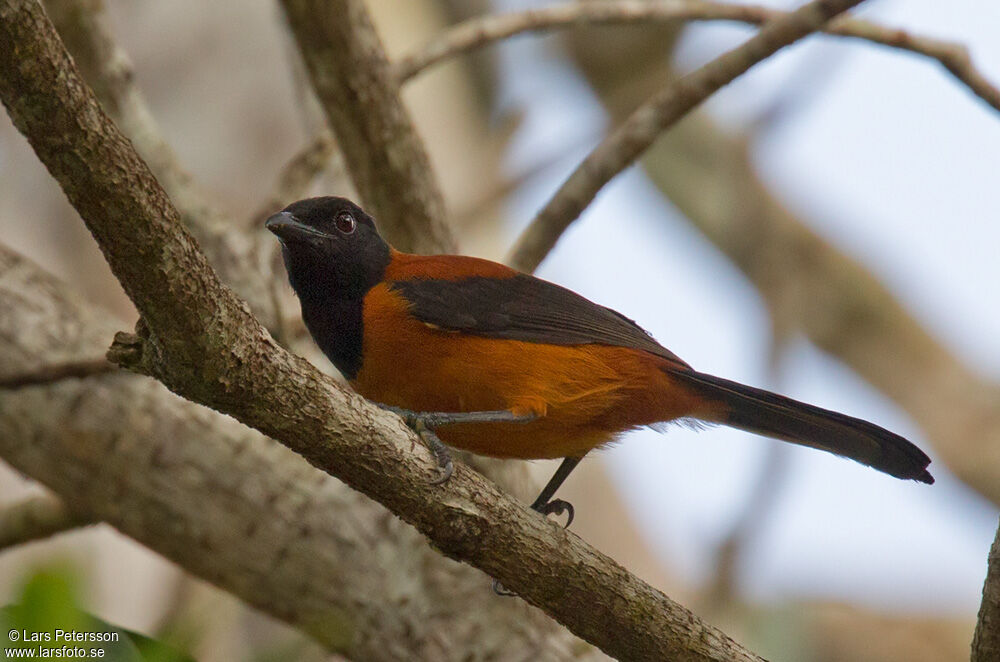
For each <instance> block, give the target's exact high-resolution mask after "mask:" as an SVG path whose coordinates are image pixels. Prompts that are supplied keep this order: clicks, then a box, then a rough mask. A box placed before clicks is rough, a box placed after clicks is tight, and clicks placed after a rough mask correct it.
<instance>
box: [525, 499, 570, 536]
mask: <svg viewBox="0 0 1000 662" xmlns="http://www.w3.org/2000/svg"><path fill="white" fill-rule="evenodd" d="M535 510H537V511H538V512H540V513H541V514H542V515H545V516H546V517H547V516H549V515H562V514H563V513H568V515H567V517H566V523H565V524H564V525H563V528H564V529H568V528H569V525H570V524H572V523H573V516H574V515H575V514H576V511H575V510H574V509H573V504H571V503H570V502H569V501H566V500H565V499H553V500H552V501H549V502H548V503H544V504H542V505H540V506H538V507H537V508H535Z"/></svg>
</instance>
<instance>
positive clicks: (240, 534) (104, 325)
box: [0, 246, 597, 662]
mask: <svg viewBox="0 0 1000 662" xmlns="http://www.w3.org/2000/svg"><path fill="white" fill-rule="evenodd" d="M81 301H82V297H80V296H79V295H78V294H77V293H76V292H73V291H72V290H70V289H69V288H68V287H66V286H65V285H64V284H62V283H60V282H58V281H56V280H55V279H54V278H52V277H51V276H49V275H47V274H45V273H43V272H42V271H41V269H40V268H39V267H37V266H35V265H33V264H31V263H30V262H28V261H27V260H24V259H23V258H20V257H18V256H16V255H14V254H13V253H10V252H9V251H7V250H5V249H4V248H3V247H2V246H0V310H3V311H4V312H5V314H4V315H2V316H0V337H3V338H4V339H5V340H6V341H7V342H5V343H4V344H3V348H2V351H3V363H4V364H5V365H10V366H11V370H14V371H17V372H21V371H24V370H26V369H29V368H30V367H31V366H33V365H36V364H38V363H40V362H43V361H45V360H46V359H47V357H49V356H51V355H52V354H60V355H73V354H75V355H80V356H89V355H91V354H93V353H95V352H97V351H104V348H105V347H106V345H107V339H108V338H109V337H110V336H111V334H112V333H113V332H114V330H115V328H116V324H115V323H114V322H113V321H112V320H110V319H109V318H108V315H107V314H106V313H103V312H101V311H95V310H93V309H92V308H90V307H87V306H85V305H83V304H82V303H81ZM39 412H44V415H43V416H39V415H38V413H39ZM0 456H2V457H3V458H4V459H5V460H7V461H8V462H10V463H11V464H12V465H14V466H15V467H17V468H18V469H19V470H21V471H22V472H24V473H25V474H27V475H30V476H31V477H33V478H34V479H36V480H39V481H41V482H43V483H44V484H46V485H48V486H49V487H50V488H52V489H53V490H55V491H57V492H58V493H59V494H60V495H61V496H62V498H63V500H64V502H65V503H67V504H71V505H72V506H73V511H74V512H80V513H86V514H87V515H89V516H90V517H92V518H94V519H101V520H103V521H106V522H108V523H109V524H111V525H112V526H114V527H116V528H117V529H119V530H120V531H122V532H123V533H124V534H126V535H128V536H130V537H132V538H134V539H135V540H138V541H139V542H140V543H142V544H143V545H145V546H147V547H149V548H150V549H152V550H154V551H157V552H159V553H160V554H163V555H164V556H166V557H167V558H169V559H171V560H172V561H174V562H175V563H177V564H178V565H179V566H180V567H182V568H183V569H184V570H186V571H187V572H189V573H191V574H192V575H195V576H198V577H201V578H202V579H205V580H208V581H211V582H212V583H214V584H216V585H217V586H220V587H221V588H223V589H225V590H227V591H229V592H230V593H232V594H234V595H236V596H238V597H239V598H241V599H243V600H244V601H245V602H247V603H248V604H250V605H253V606H256V607H258V608H260V609H262V610H263V611H265V612H267V613H269V614H271V615H274V616H276V617H278V618H282V619H284V620H286V621H288V622H290V623H292V624H293V625H296V626H297V627H299V628H301V629H303V630H305V631H307V632H310V633H311V634H312V636H314V637H315V638H316V639H318V640H319V641H320V642H321V643H323V644H325V645H327V646H328V647H330V648H331V649H333V650H336V651H338V652H340V653H342V654H344V655H346V656H348V657H349V658H351V659H354V660H373V659H378V660H401V661H402V660H411V659H422V660H454V661H456V662H457V661H458V660H462V659H465V657H466V656H467V654H468V650H469V646H470V645H472V644H471V643H470V642H475V643H474V645H475V647H476V650H477V651H478V652H480V653H482V654H483V655H484V656H486V657H489V658H495V659H498V660H504V659H509V660H522V659H529V658H533V657H535V655H536V653H537V650H538V648H539V647H542V648H544V649H545V650H549V651H553V654H554V655H555V656H556V657H558V658H559V659H574V658H581V659H589V658H593V657H596V655H597V654H596V652H595V650H594V649H591V648H589V647H582V646H581V645H580V642H579V640H578V639H576V638H575V637H573V636H572V635H570V634H569V633H568V632H567V631H566V630H565V629H563V628H562V627H560V626H558V625H557V624H556V623H554V622H553V621H551V620H550V619H549V618H547V617H546V616H545V615H544V614H542V612H540V611H538V610H534V609H528V608H526V607H525V606H524V605H523V604H522V603H519V602H515V601H510V600H485V601H484V600H482V598H483V592H484V591H485V590H488V589H487V583H486V581H485V580H484V578H483V576H482V574H481V573H479V571H477V570H475V569H474V568H471V567H469V566H467V565H464V564H459V563H455V562H453V561H450V560H448V559H445V558H444V557H443V556H441V555H440V554H439V553H438V552H436V551H434V550H432V549H431V548H430V547H429V546H428V545H427V543H426V541H425V540H424V538H423V536H421V535H420V534H419V533H417V532H416V531H415V530H414V529H413V528H411V527H409V526H407V525H405V524H403V523H402V522H400V521H399V520H398V519H397V518H395V517H393V516H392V515H391V513H389V512H387V511H386V510H385V509H384V508H382V507H381V506H380V505H378V504H377V503H375V502H373V501H371V500H369V499H367V498H365V497H364V496H363V495H361V494H360V493H358V492H355V491H354V490H351V489H349V488H348V487H346V486H345V485H344V484H343V483H341V482H340V481H338V480H336V479H334V478H331V477H329V476H327V475H326V474H324V473H323V472H321V471H318V470H317V469H315V468H313V467H311V466H309V464H307V463H306V462H305V461H304V460H303V459H302V458H301V457H299V456H298V455H295V454H294V453H292V452H291V451H290V450H288V449H287V448H285V447H284V446H281V445H279V444H277V443H276V442H274V441H272V440H270V439H267V438H266V437H264V436H263V435H261V434H259V433H257V432H255V431H253V430H250V429H248V428H246V427H244V426H242V425H240V424H239V423H237V422H236V421H234V420H233V419H232V418H230V417H228V416H223V415H222V414H217V413H215V412H213V411H211V410H208V409H205V408H203V407H200V406H198V405H195V404H193V403H191V402H188V401H186V400H183V399H181V398H178V397H177V396H175V395H173V394H172V393H170V392H169V391H167V390H166V389H165V388H163V386H162V385H160V384H158V383H157V382H155V381H153V380H150V379H146V378H145V377H140V376H137V375H131V374H129V373H125V372H123V371H121V370H119V371H118V373H117V374H114V375H104V376H101V377H93V378H91V379H88V380H87V381H85V382H84V381H79V380H64V381H62V382H59V383H53V384H47V385H43V386H34V387H31V388H23V389H18V390H17V391H3V392H0ZM472 601H479V602H480V603H481V604H480V606H479V607H478V608H477V609H475V610H463V611H462V612H461V613H460V614H456V612H455V605H456V604H467V603H470V602H472ZM331 615H346V616H345V617H344V618H342V619H339V620H336V621H334V619H333V618H332V617H331ZM335 625H339V626H340V627H335ZM566 651H573V654H570V653H568V652H566ZM564 652H565V654H564Z"/></svg>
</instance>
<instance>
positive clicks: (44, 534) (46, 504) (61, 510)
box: [0, 494, 96, 552]
mask: <svg viewBox="0 0 1000 662" xmlns="http://www.w3.org/2000/svg"><path fill="white" fill-rule="evenodd" d="M95 522H96V520H94V519H93V518H90V517H87V516H86V515H80V514H79V513H75V512H72V511H71V510H69V509H68V508H67V507H66V504H65V503H63V501H61V500H60V499H57V498H56V497H54V496H52V495H50V494H45V495H40V496H33V497H27V498H25V499H22V500H21V501H18V502H17V503H12V504H4V505H0V552H2V551H3V550H5V549H7V548H9V547H14V546H16V545H23V544H24V543H26V542H31V541H33V540H41V539H42V538H48V537H49V536H54V535H55V534H57V533H62V532H63V531H69V530H70V529H76V528H79V527H81V526H86V525H87V524H94V523H95Z"/></svg>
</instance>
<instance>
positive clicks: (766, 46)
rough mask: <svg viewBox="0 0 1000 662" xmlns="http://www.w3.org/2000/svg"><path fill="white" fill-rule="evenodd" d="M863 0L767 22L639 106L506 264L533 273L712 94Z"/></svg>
mask: <svg viewBox="0 0 1000 662" xmlns="http://www.w3.org/2000/svg"><path fill="white" fill-rule="evenodd" d="M860 2H861V0H815V1H814V2H810V3H808V4H806V5H803V6H802V7H800V8H799V9H797V10H796V11H794V12H792V13H790V14H787V15H785V16H783V17H781V18H780V19H776V20H775V21H773V22H770V23H767V24H765V25H764V27H763V28H761V30H760V32H758V33H757V34H756V35H754V36H753V37H751V38H750V39H748V40H747V41H746V42H744V43H743V44H741V45H740V46H738V47H736V48H734V49H733V50H731V51H728V52H727V53H724V54H723V55H720V56H719V57H717V58H715V59H714V60H712V61H711V62H709V63H708V64H706V65H704V66H702V67H700V68H698V69H697V70H695V71H693V72H691V73H690V74H687V75H685V76H683V77H681V78H678V79H677V80H675V81H673V82H672V83H671V84H669V85H668V86H667V87H666V88H665V89H664V90H662V91H661V92H659V93H658V94H656V95H654V96H653V98H651V99H649V100H648V101H647V102H646V103H644V104H643V105H641V106H640V107H639V108H637V109H636V110H635V111H634V112H633V113H632V114H631V115H630V116H629V117H628V119H626V120H625V121H624V122H622V124H621V125H620V126H619V127H618V128H616V129H615V130H614V131H613V132H612V133H611V134H610V135H609V136H608V137H607V138H605V139H604V140H602V141H601V143H600V144H599V145H598V146H597V147H596V148H595V149H594V150H593V151H592V152H591V153H590V154H589V155H588V156H587V158H586V159H584V160H583V163H581V164H580V165H579V166H578V167H577V169H576V170H575V171H574V172H573V174H571V175H570V176H569V179H567V180H566V181H565V182H564V183H563V185H562V186H561V187H559V190H558V191H557V192H556V193H555V195H553V196H552V198H551V199H550V200H549V202H548V203H547V204H546V205H545V207H543V208H542V210H541V211H540V212H538V214H537V215H536V216H535V218H534V220H533V221H532V222H531V225H529V226H528V228H527V229H526V230H525V231H524V233H523V234H522V235H521V236H520V238H519V239H518V240H517V243H516V244H515V246H514V249H513V251H512V252H511V255H510V257H509V259H508V262H509V263H510V264H511V265H512V266H514V267H515V268H517V269H521V270H522V271H527V272H531V271H534V270H535V268H536V267H537V266H538V265H539V264H540V263H541V261H542V259H543V258H544V257H545V256H546V255H547V254H548V252H549V251H550V250H551V249H552V247H553V246H554V245H555V243H556V242H557V241H558V240H559V237H560V236H562V233H563V232H564V231H565V230H566V228H568V227H569V225H570V224H571V223H572V222H573V221H575V220H576V219H577V218H578V217H579V216H580V213H581V212H582V211H583V210H584V209H586V207H587V206H588V205H589V204H590V203H591V201H593V199H594V197H595V196H596V195H597V193H598V191H600V190H601V189H602V188H603V187H604V185H605V184H607V183H608V182H609V181H611V179H612V178H613V177H615V176H616V175H617V174H618V173H620V172H621V171H622V170H624V169H625V168H626V167H628V166H629V165H630V164H631V163H632V162H633V161H635V159H637V158H638V157H639V155H640V154H642V153H643V152H644V151H646V149H647V148H648V147H649V146H650V145H651V144H652V143H653V142H654V141H655V140H656V139H657V138H658V137H659V136H660V135H661V134H662V133H663V132H664V131H665V130H666V129H668V128H670V127H671V126H672V125H673V124H675V123H676V122H677V121H678V120H680V119H681V118H682V117H684V116H685V115H686V114H687V113H688V112H690V111H691V110H692V109H694V108H695V107H697V106H698V105H699V104H700V103H701V102H702V101H704V100H705V99H707V98H708V97H709V96H711V94H712V93H713V92H716V91H717V90H718V89H719V88H721V87H722V86H724V85H726V84H728V83H730V82H731V81H733V79H735V78H736V77H738V76H739V75H740V74H743V73H745V72H746V71H747V70H748V69H750V68H751V67H752V66H754V65H755V64H757V63H759V62H760V61H761V60H763V59H765V58H767V57H768V56H770V55H773V54H774V53H775V52H777V51H778V50H780V49H781V48H783V47H785V46H787V45H789V44H791V43H793V42H795V41H798V40H799V39H802V38H803V37H805V36H807V35H809V34H811V33H812V32H814V31H815V30H817V29H819V28H820V27H822V26H823V24H825V23H826V22H827V21H828V20H830V18H832V17H834V16H836V15H837V14H839V13H841V12H844V11H847V10H848V9H850V8H851V7H854V6H855V5H858V4H860Z"/></svg>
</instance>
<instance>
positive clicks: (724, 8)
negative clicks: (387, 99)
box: [394, 0, 1000, 110]
mask: <svg viewBox="0 0 1000 662" xmlns="http://www.w3.org/2000/svg"><path fill="white" fill-rule="evenodd" d="M786 15H787V12H783V11H778V10H775V9H769V8H767V7H761V6H756V5H736V4H726V3H721V2H701V1H700V0H660V1H658V2H637V1H636V0H611V1H609V2H587V3H580V2H570V3H567V4H563V5H555V6H552V7H542V8H539V9H530V10H527V11H521V12H514V13H510V14H491V15H489V16H481V17H477V18H473V19H470V20H468V21H465V22H463V23H461V24H459V25H456V26H454V27H453V28H451V29H449V30H448V31H447V32H445V33H444V34H442V35H440V36H439V37H438V38H436V39H434V40H433V41H431V42H430V43H429V44H427V45H426V46H424V47H423V48H422V49H421V50H419V51H417V52H415V53H412V54H410V55H408V56H405V57H403V58H401V59H400V60H399V61H398V62H396V63H395V65H394V70H395V72H396V77H397V78H398V79H399V81H400V82H403V81H407V80H409V79H411V78H414V77H415V76H417V75H419V74H420V73H422V72H423V71H425V70H427V69H428V68H429V67H431V66H433V65H435V64H437V63H438V62H441V61H443V60H446V59H448V58H450V57H454V56H456V55H460V54H463V53H467V52H469V51H472V50H474V49H477V48H482V47H484V46H487V45H489V44H492V43H495V42H497V41H500V40H502V39H508V38H510V37H513V36H515V35H520V34H524V33H527V32H542V31H549V30H556V29H563V28H570V27H575V26H580V25H628V24H635V23H647V24H648V23H654V22H672V21H720V20H721V21H736V22H740V23H750V24H753V25H764V24H765V23H768V22H770V21H773V20H775V19H777V18H782V17H784V16H786ZM821 31H822V32H824V33H826V34H830V35H836V36H840V37H849V38H854V39H861V40H864V41H868V42H872V43H875V44H881V45H883V46H888V47H890V48H897V49H900V50H904V51H910V52H911V53H916V54H917V55H923V56H925V57H929V58H932V59H934V60H937V61H938V62H940V63H941V65H943V66H944V67H945V69H947V70H948V71H949V72H951V74H952V75H954V76H955V78H957V79H958V80H959V81H961V82H962V83H963V84H964V85H965V86H966V87H968V88H969V91H971V92H972V93H973V94H975V95H976V96H978V97H979V98H981V99H982V100H983V101H985V102H986V103H988V104H989V105H990V106H992V107H993V108H995V109H997V110H1000V89H997V87H996V86H994V85H993V84H992V83H991V82H990V81H989V80H988V79H987V78H986V76H984V75H983V73H982V72H981V71H980V70H979V69H978V68H977V67H976V66H975V65H974V64H973V62H972V59H971V58H970V57H969V53H968V50H967V49H966V48H965V47H964V46H962V45H961V44H956V43H953V42H949V41H943V40H940V39H934V38H932V37H925V36H921V35H915V34H911V33H909V32H907V31H906V30H899V29H896V28H889V27H885V26H882V25H878V24H876V23H871V22H869V21H864V20H861V19H855V18H847V17H841V18H837V19H834V20H832V21H830V22H829V23H828V24H827V25H826V26H824V27H823V28H821Z"/></svg>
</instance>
